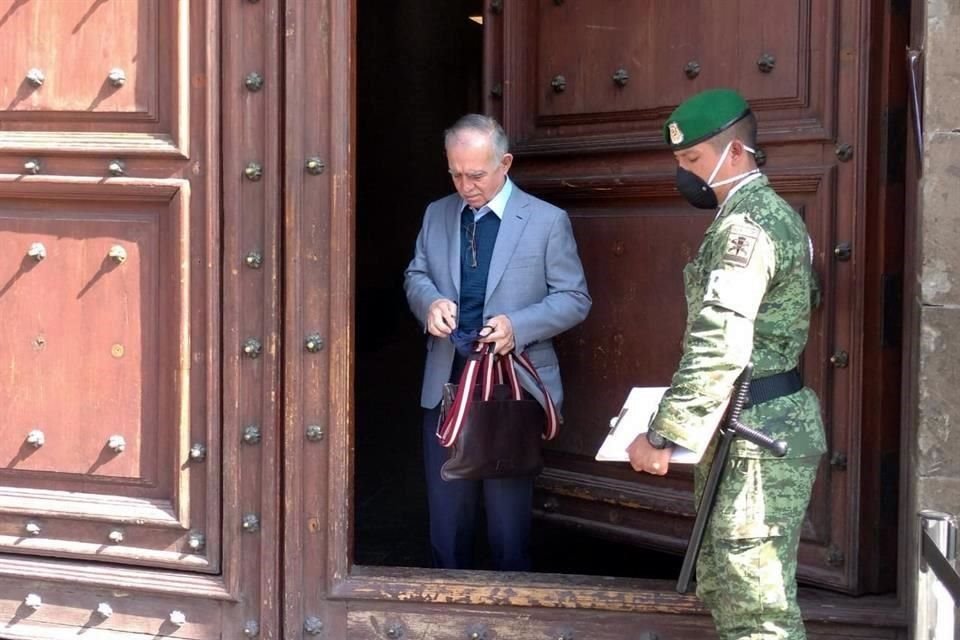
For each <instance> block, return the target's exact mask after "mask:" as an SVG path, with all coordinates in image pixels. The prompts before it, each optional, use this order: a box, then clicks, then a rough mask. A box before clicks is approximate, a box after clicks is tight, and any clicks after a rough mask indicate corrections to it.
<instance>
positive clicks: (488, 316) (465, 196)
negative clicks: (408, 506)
mask: <svg viewBox="0 0 960 640" xmlns="http://www.w3.org/2000/svg"><path fill="white" fill-rule="evenodd" d="M444 143H445V147H446V152H447V163H448V166H449V170H450V176H451V178H452V179H453V184H454V186H455V187H456V190H457V192H456V193H453V194H451V195H449V196H447V197H445V198H441V199H440V200H437V201H435V202H432V203H431V204H430V205H429V206H428V207H427V210H426V213H425V214H424V218H423V226H422V228H421V230H420V235H419V237H418V238H417V244H416V249H415V253H414V257H413V260H412V261H411V262H410V265H409V266H408V267H407V270H406V272H405V281H404V288H405V289H406V293H407V301H408V302H409V304H410V309H411V310H412V311H413V314H414V315H415V316H416V317H417V319H418V320H419V321H420V322H422V323H423V325H424V329H425V331H426V332H427V333H428V334H429V336H428V338H427V361H426V368H425V371H424V381H423V390H422V393H421V397H420V404H421V406H423V408H424V409H425V410H426V411H425V413H424V421H423V444H424V458H425V467H426V475H427V495H428V500H429V507H430V541H431V545H432V548H433V558H434V563H435V564H436V565H437V566H439V567H443V568H459V569H465V568H472V565H473V557H472V556H473V543H474V533H475V530H476V520H477V516H478V513H479V509H480V504H481V500H482V501H483V505H484V507H485V509H486V516H487V534H488V535H487V537H488V540H489V543H490V547H491V556H492V560H493V564H494V567H495V568H497V569H500V570H514V571H525V570H528V569H529V568H530V549H529V546H530V524H531V518H532V506H533V505H532V500H533V478H507V479H497V480H484V481H469V480H455V481H451V482H446V481H443V480H441V478H440V467H441V466H442V465H443V463H444V462H445V461H446V459H447V457H448V452H447V450H446V449H444V448H442V447H441V446H440V444H439V443H438V442H437V438H436V435H435V431H436V427H437V421H438V419H439V413H440V410H439V405H440V401H441V397H442V392H443V385H444V383H446V382H448V381H455V380H456V379H457V378H459V374H460V372H461V371H462V368H463V365H464V359H463V357H462V356H460V355H458V354H457V352H456V349H455V347H454V345H453V343H452V342H451V340H450V339H449V338H450V335H451V333H452V332H453V331H454V330H455V329H457V328H460V329H462V330H467V331H469V330H477V329H480V328H481V327H482V326H484V325H485V326H488V327H491V328H492V331H490V332H489V333H487V334H486V335H485V337H483V338H482V341H484V342H488V343H493V344H494V345H495V348H496V351H497V353H500V354H503V353H507V352H509V351H516V352H517V353H524V352H525V353H526V354H527V355H528V356H529V357H530V360H531V362H532V363H533V365H534V366H535V367H536V369H537V372H538V373H539V375H540V377H541V379H542V380H543V382H544V384H545V386H546V387H547V390H548V391H549V392H550V395H551V396H552V397H553V399H554V402H555V404H556V405H557V408H558V410H559V409H560V408H561V404H562V402H563V389H562V386H561V382H560V369H559V366H558V364H557V354H556V352H555V351H554V348H553V342H552V338H553V337H554V336H556V335H558V334H559V333H562V332H563V331H566V330H567V329H569V328H571V327H573V326H575V325H577V324H579V323H580V322H582V321H583V320H584V318H586V316H587V312H588V311H589V309H590V304H591V300H590V295H589V294H588V293H587V283H586V280H585V278H584V275H583V266H582V265H581V263H580V258H579V256H578V255H577V245H576V242H575V240H574V238H573V232H572V229H571V227H570V220H569V218H568V217H567V214H566V213H565V212H564V211H563V210H561V209H558V208H557V207H554V206H553V205H550V204H547V203H546V202H544V201H542V200H539V199H538V198H535V197H533V196H531V195H529V194H527V193H524V192H523V191H521V190H520V189H519V188H518V187H517V186H516V185H514V184H513V182H512V181H511V180H510V178H509V177H507V173H508V171H509V169H510V165H511V163H512V161H513V156H512V155H511V154H510V153H509V152H508V143H507V137H506V134H505V133H504V131H503V128H502V127H501V126H500V125H499V124H498V123H497V122H496V121H495V120H494V119H492V118H489V117H487V116H482V115H476V114H470V115H467V116H464V117H462V118H461V119H460V120H458V121H457V122H456V123H455V124H454V125H453V126H452V127H451V128H450V129H448V130H447V131H446V134H445V138H444ZM518 377H519V379H520V382H521V384H522V386H523V387H524V388H525V389H526V390H527V391H528V392H530V393H531V394H532V395H533V396H534V397H536V398H537V399H538V400H541V401H542V400H543V398H542V394H541V393H540V392H539V390H538V389H537V386H536V384H535V383H534V382H533V380H532V379H530V377H529V376H527V375H526V374H525V372H524V371H523V370H522V369H518Z"/></svg>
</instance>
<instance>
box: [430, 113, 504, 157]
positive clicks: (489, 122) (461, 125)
mask: <svg viewBox="0 0 960 640" xmlns="http://www.w3.org/2000/svg"><path fill="white" fill-rule="evenodd" d="M468 130H469V131H479V132H480V133H482V134H485V135H487V136H489V137H490V143H491V146H492V147H493V155H494V156H495V158H494V159H495V160H497V161H498V162H499V161H500V159H501V158H503V156H504V154H505V153H507V152H508V151H509V150H510V140H509V139H508V138H507V132H506V131H504V130H503V127H502V126H500V123H499V122H497V121H496V120H494V119H493V118H491V117H490V116H485V115H483V114H480V113H468V114H467V115H465V116H462V117H461V118H460V119H459V120H457V121H456V122H454V123H453V125H452V126H451V127H450V128H449V129H447V130H446V131H444V132H443V144H444V147H447V148H448V147H450V145H451V143H452V142H453V141H454V139H455V138H456V137H457V135H458V134H459V133H460V132H462V131H468Z"/></svg>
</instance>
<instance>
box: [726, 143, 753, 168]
mask: <svg viewBox="0 0 960 640" xmlns="http://www.w3.org/2000/svg"><path fill="white" fill-rule="evenodd" d="M749 153H750V152H749V151H747V149H746V147H745V146H744V144H743V141H742V140H739V139H734V141H733V142H732V143H731V144H730V159H731V160H732V161H733V164H740V163H741V162H743V161H744V160H746V158H745V156H747V155H749Z"/></svg>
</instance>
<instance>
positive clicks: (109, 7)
mask: <svg viewBox="0 0 960 640" xmlns="http://www.w3.org/2000/svg"><path fill="white" fill-rule="evenodd" d="M17 4H18V3H12V4H11V6H10V8H9V10H8V11H7V12H6V13H5V14H4V16H3V18H0V33H2V34H3V37H2V39H0V55H2V56H3V58H4V59H5V60H6V61H7V64H6V65H4V70H3V73H2V75H0V105H3V106H4V108H5V109H6V110H7V111H81V112H108V113H114V114H120V113H126V114H141V115H144V116H146V115H149V114H151V113H155V111H156V100H157V98H159V97H160V96H161V95H162V94H159V93H157V91H156V88H157V87H156V83H157V79H158V77H159V75H160V69H159V63H160V61H159V60H157V59H156V54H157V53H158V52H159V51H160V48H159V46H158V38H162V37H165V36H169V35H170V34H169V32H167V33H161V32H160V29H158V20H159V18H160V15H159V13H160V11H161V10H162V7H161V5H163V4H166V3H162V2H158V1H157V0H125V1H124V2H101V3H99V4H91V3H88V2H76V1H70V2H62V1H59V2H58V1H57V0H52V1H51V0H47V1H45V2H44V1H39V2H27V3H19V4H20V6H17ZM170 4H175V3H170ZM165 17H168V16H165ZM165 27H167V28H169V23H167V24H166V25H165ZM41 33H42V34H43V37H37V36H38V35H39V34H41ZM104 34H110V46H109V47H104V46H102V45H103V38H104ZM23 36H30V37H23ZM31 70H37V71H39V72H40V73H41V74H42V84H40V85H39V86H38V85H37V84H36V83H35V82H36V80H34V81H33V82H32V81H31V78H28V73H29V71H31ZM114 70H117V71H120V72H122V76H121V75H119V74H115V75H114V77H113V79H111V77H110V72H111V71H114ZM32 78H34V79H35V78H36V76H32Z"/></svg>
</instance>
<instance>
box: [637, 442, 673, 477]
mask: <svg viewBox="0 0 960 640" xmlns="http://www.w3.org/2000/svg"><path fill="white" fill-rule="evenodd" d="M671 452H672V450H671V448H670V447H668V448H666V449H654V448H653V447H651V446H650V443H649V442H647V434H646V433H641V434H640V435H638V436H637V437H636V438H635V439H634V440H633V442H631V443H630V446H629V447H627V454H628V455H629V456H630V466H631V467H633V470H634V471H639V472H641V473H650V474H653V475H655V476H662V475H666V473H667V470H668V469H669V468H670V454H671Z"/></svg>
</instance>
